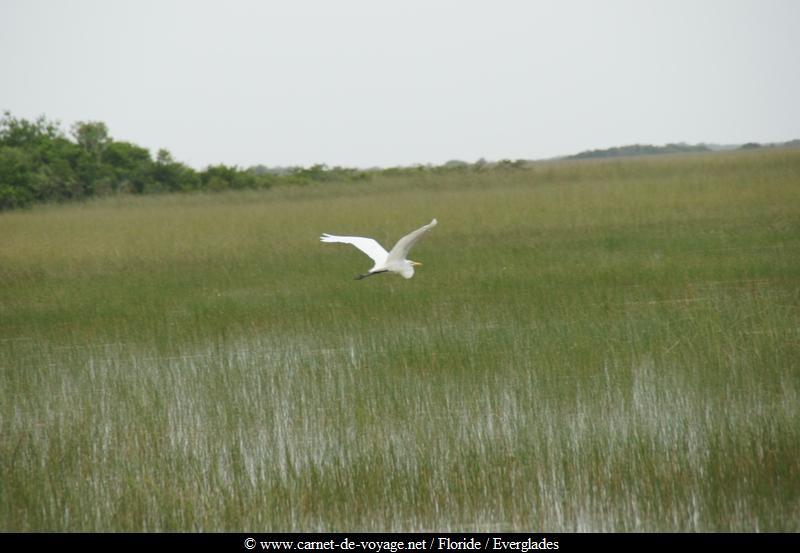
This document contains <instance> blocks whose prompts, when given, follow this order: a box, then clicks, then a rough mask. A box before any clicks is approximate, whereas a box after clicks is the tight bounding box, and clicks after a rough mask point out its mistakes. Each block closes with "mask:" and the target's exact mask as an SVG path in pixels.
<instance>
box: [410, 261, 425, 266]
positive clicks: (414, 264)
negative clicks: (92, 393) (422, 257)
mask: <svg viewBox="0 0 800 553" xmlns="http://www.w3.org/2000/svg"><path fill="white" fill-rule="evenodd" d="M408 262H409V263H411V265H412V266H414V267H416V266H418V265H419V266H421V265H422V263H420V262H419V261H411V260H409V261H408Z"/></svg>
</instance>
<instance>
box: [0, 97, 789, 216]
mask: <svg viewBox="0 0 800 553" xmlns="http://www.w3.org/2000/svg"><path fill="white" fill-rule="evenodd" d="M797 143H798V141H792V142H787V143H785V144H783V145H785V146H797V145H798V144H797ZM769 146H776V145H775V144H770V145H769ZM754 147H760V145H758V144H753V143H750V144H746V145H744V146H742V148H754ZM714 149H719V148H713V147H709V146H706V145H697V146H690V145H686V144H668V145H666V146H649V145H633V146H622V147H619V148H609V149H606V150H592V151H588V152H581V153H580V154H577V155H574V156H570V157H568V158H566V159H582V158H598V157H618V156H632V155H645V154H664V153H685V152H703V151H709V150H714ZM529 164H530V162H528V161H525V160H521V159H520V160H514V161H512V160H502V161H497V162H488V161H486V160H484V159H480V160H478V161H476V162H475V163H467V162H464V161H459V160H451V161H448V162H447V163H444V164H442V165H438V166H431V165H417V166H411V167H393V168H388V169H382V168H375V169H367V170H361V169H351V168H344V167H328V166H326V165H313V166H311V167H281V168H269V167H265V166H263V165H258V166H255V167H250V168H246V169H245V168H239V167H236V166H227V165H211V166H208V167H206V168H205V169H204V170H202V171H197V170H195V169H193V168H192V167H189V166H188V165H185V164H183V163H181V162H179V161H176V160H175V159H173V157H172V155H171V154H170V153H169V151H167V150H165V149H160V150H158V152H157V153H156V156H155V158H153V156H152V155H151V154H150V151H149V150H147V149H146V148H142V147H141V146H137V145H136V144H132V143H130V142H126V141H119V140H114V139H113V138H112V137H111V136H110V135H109V131H108V127H107V126H106V124H105V123H102V122H97V121H82V122H78V123H75V124H74V125H72V127H71V128H70V133H69V135H67V134H65V133H64V132H63V131H62V129H61V126H60V125H59V124H58V123H57V122H53V121H49V120H47V119H46V118H45V117H44V116H42V117H39V118H38V119H36V120H35V121H28V120H26V119H22V118H17V117H13V116H12V115H11V113H9V112H5V113H4V114H3V117H2V119H0V211H3V210H8V209H15V208H20V207H27V206H30V205H32V204H35V203H44V202H63V201H69V200H82V199H88V198H93V197H99V196H108V195H113V194H151V193H159V192H188V191H211V192H217V191H225V190H243V189H259V188H261V189H264V188H269V187H271V186H274V185H276V184H295V185H302V184H311V183H324V182H333V181H336V182H352V181H360V180H367V179H370V178H372V177H373V176H375V175H377V174H380V175H383V176H387V177H391V176H396V175H408V174H409V173H419V172H431V173H445V172H448V173H449V172H459V171H503V170H517V169H521V168H525V167H527V166H528V165H529Z"/></svg>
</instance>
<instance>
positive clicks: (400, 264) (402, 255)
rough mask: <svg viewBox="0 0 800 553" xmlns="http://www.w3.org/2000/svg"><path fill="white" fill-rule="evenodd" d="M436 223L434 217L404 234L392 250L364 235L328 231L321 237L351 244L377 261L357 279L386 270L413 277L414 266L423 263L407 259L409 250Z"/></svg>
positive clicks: (330, 240)
mask: <svg viewBox="0 0 800 553" xmlns="http://www.w3.org/2000/svg"><path fill="white" fill-rule="evenodd" d="M436 223H437V221H436V219H434V220H433V221H431V222H430V223H428V224H427V225H425V226H424V227H420V228H418V229H417V230H415V231H414V232H411V233H409V234H407V235H405V236H403V237H402V238H401V239H400V240H398V241H397V244H395V245H394V247H393V248H392V249H391V251H388V252H387V251H386V250H385V249H384V248H383V246H381V245H380V244H378V242H377V241H376V240H374V239H372V238H365V237H363V236H333V235H331V234H327V233H326V234H323V235H322V236H321V237H320V240H321V241H323V242H338V243H341V244H351V245H353V246H355V247H356V248H358V249H359V250H361V251H362V252H364V253H365V254H367V255H368V256H369V257H370V258H371V259H372V261H374V262H375V265H374V266H373V267H372V269H370V270H369V271H368V272H367V273H366V274H363V275H358V276H357V277H356V280H360V279H362V278H365V277H368V276H372V275H377V274H380V273H386V272H389V273H397V274H398V275H400V276H402V277H403V278H411V277H413V276H414V267H415V266H418V265H422V263H419V262H417V261H410V260H408V259H406V256H407V255H408V250H410V249H411V246H413V245H414V244H416V243H417V240H419V239H420V238H421V237H422V235H424V234H425V233H426V232H428V231H429V230H431V229H432V228H433V227H435V226H436Z"/></svg>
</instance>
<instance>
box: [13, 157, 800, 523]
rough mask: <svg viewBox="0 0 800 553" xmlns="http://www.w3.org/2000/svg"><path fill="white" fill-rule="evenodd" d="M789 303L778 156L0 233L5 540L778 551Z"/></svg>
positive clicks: (795, 323) (82, 208) (798, 365)
mask: <svg viewBox="0 0 800 553" xmlns="http://www.w3.org/2000/svg"><path fill="white" fill-rule="evenodd" d="M433 217H437V218H438V219H439V221H440V224H439V226H437V227H436V228H435V229H434V230H433V231H432V232H431V233H430V234H429V235H428V236H426V237H425V239H424V240H422V241H420V243H419V244H418V245H417V246H416V247H415V249H414V250H413V252H412V253H413V255H412V258H413V259H416V260H419V261H422V262H423V263H424V265H423V267H421V268H419V269H418V272H417V275H416V276H415V278H414V279H412V280H409V281H406V280H404V279H402V278H399V277H397V276H394V275H382V276H376V277H373V278H370V279H366V280H364V281H358V282H356V281H353V279H352V277H353V276H354V275H355V274H357V273H359V272H363V271H364V270H365V269H367V268H368V267H369V265H370V261H369V260H368V259H367V258H366V257H365V256H363V254H361V253H360V252H358V251H357V250H355V249H354V248H351V247H349V246H345V245H328V244H321V243H320V242H319V240H318V237H319V235H320V234H321V233H322V232H330V233H334V234H356V235H359V234H362V235H369V236H373V237H375V238H376V239H378V240H379V241H380V242H382V243H383V244H384V245H386V246H391V244H392V243H393V242H394V240H396V239H397V238H398V237H400V236H402V235H403V234H405V233H406V232H408V231H410V230H412V229H414V228H417V227H419V226H421V225H422V224H424V223H427V222H428V221H430V219H431V218H433ZM798 307H800V152H798V151H796V150H795V151H792V150H774V151H763V152H746V153H735V154H713V155H695V156H678V157H666V158H645V159H638V160H613V161H602V162H558V163H542V164H536V165H533V166H532V167H530V168H527V169H524V170H519V169H518V170H512V169H508V170H495V171H485V172H462V173H444V174H436V173H434V172H432V171H420V172H418V173H407V174H404V175H400V176H388V175H386V176H382V177H375V178H374V179H373V180H371V181H368V182H363V183H356V184H326V185H319V186H306V187H295V188H289V187H287V188H280V187H277V188H274V189H271V190H269V191H259V192H242V193H228V194H220V195H213V194H209V195H204V194H198V195H174V196H157V197H139V198H133V197H119V198H109V199H105V200H102V201H95V202H91V203H87V204H84V205H69V206H44V207H40V208H36V209H34V210H31V211H26V212H15V213H6V214H3V215H2V216H0V530H2V531H199V530H204V531H299V530H306V531H313V530H316V531H348V530H349V531H357V530H362V531H383V530H396V531H415V530H451V531H467V530H506V531H513V530H516V531H530V530H531V529H536V530H547V531H800V525H799V523H798V521H800V339H799V338H800V310H798Z"/></svg>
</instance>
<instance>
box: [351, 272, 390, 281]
mask: <svg viewBox="0 0 800 553" xmlns="http://www.w3.org/2000/svg"><path fill="white" fill-rule="evenodd" d="M388 272H389V271H388V270H386V271H375V272H374V273H367V274H365V275H356V277H355V280H361V279H362V278H367V277H371V276H373V275H379V274H381V273H388Z"/></svg>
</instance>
